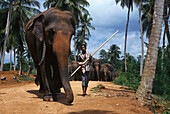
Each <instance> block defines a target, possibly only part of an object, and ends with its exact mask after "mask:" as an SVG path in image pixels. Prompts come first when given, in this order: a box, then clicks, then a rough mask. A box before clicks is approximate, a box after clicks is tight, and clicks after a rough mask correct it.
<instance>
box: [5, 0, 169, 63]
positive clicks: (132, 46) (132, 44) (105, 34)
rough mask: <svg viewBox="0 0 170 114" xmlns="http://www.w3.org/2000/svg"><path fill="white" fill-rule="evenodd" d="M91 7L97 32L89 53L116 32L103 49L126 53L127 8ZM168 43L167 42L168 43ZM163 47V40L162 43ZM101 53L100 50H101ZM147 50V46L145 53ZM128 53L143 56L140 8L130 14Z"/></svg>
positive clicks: (105, 0)
mask: <svg viewBox="0 0 170 114" xmlns="http://www.w3.org/2000/svg"><path fill="white" fill-rule="evenodd" d="M39 1H40V3H41V9H40V10H41V11H42V12H43V11H45V9H44V8H43V5H42V4H43V2H44V1H45V0H39ZM87 1H88V2H89V4H90V6H89V7H88V8H87V9H88V10H89V12H90V14H91V17H92V18H93V21H92V22H91V23H92V26H94V27H95V30H90V32H91V37H90V40H89V41H88V45H87V51H88V52H90V53H91V54H92V53H93V52H94V51H95V50H96V49H97V48H98V47H99V46H100V45H101V44H103V43H104V42H105V41H106V40H107V39H108V38H109V37H110V36H111V35H112V34H114V32H116V31H117V30H119V32H118V33H117V34H116V35H115V36H114V37H113V38H112V39H111V40H110V41H109V42H108V43H107V44H106V45H105V46H103V47H102V49H105V50H106V51H107V50H108V49H109V48H110V46H111V45H112V44H116V45H117V46H119V47H120V51H121V55H123V53H124V37H125V29H126V20H127V11H128V10H127V8H124V9H122V8H121V7H120V4H117V5H116V3H115V0H87ZM144 41H146V42H148V39H147V38H146V37H145V35H144ZM166 42H167V41H166ZM73 43H74V42H73V40H72V41H71V50H72V51H73V50H74V48H73ZM160 45H162V39H161V41H160ZM99 51H100V50H99ZM99 51H98V52H97V53H96V54H95V55H94V57H95V58H98V57H99V55H98V54H99ZM146 51H147V48H146V46H145V48H144V52H145V53H146ZM126 52H127V53H130V55H133V56H134V57H135V58H136V57H137V56H138V55H140V54H141V40H140V28H139V14H138V8H136V7H135V5H134V8H133V12H130V20H129V27H128V36H127V51H126ZM5 61H9V54H8V55H7V56H6V57H5Z"/></svg>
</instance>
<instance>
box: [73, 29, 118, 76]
mask: <svg viewBox="0 0 170 114" xmlns="http://www.w3.org/2000/svg"><path fill="white" fill-rule="evenodd" d="M118 32H119V30H117V31H116V32H115V33H114V34H113V35H112V36H111V37H110V38H109V39H107V40H106V41H105V42H104V43H103V44H102V45H101V46H100V47H99V48H98V49H97V50H96V51H95V52H94V53H93V54H92V55H91V57H92V56H93V55H94V54H95V53H96V52H97V51H98V50H99V49H100V48H101V47H103V46H104V45H105V44H106V43H107V42H108V41H109V40H110V39H111V38H112V37H113V36H114V35H116V34H117V33H118ZM89 59H90V57H89V58H87V59H86V60H85V61H84V62H83V64H85V63H86V62H87V61H88V60H89ZM80 68H81V66H79V67H78V68H77V69H76V70H75V71H74V72H73V73H72V74H71V75H70V77H72V76H73V75H74V74H75V73H76V72H77V71H78V70H79V69H80Z"/></svg>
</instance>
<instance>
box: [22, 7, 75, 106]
mask: <svg viewBox="0 0 170 114" xmlns="http://www.w3.org/2000/svg"><path fill="white" fill-rule="evenodd" d="M74 33H75V21H74V17H73V15H72V13H71V12H69V11H61V10H59V9H56V8H49V9H48V10H46V11H44V12H42V13H40V14H38V15H36V16H34V17H33V18H32V19H31V20H30V21H29V22H28V24H27V26H26V29H25V38H26V42H27V45H28V49H29V51H30V53H31V56H32V58H33V61H34V64H35V67H36V68H37V77H36V79H35V83H36V84H37V85H38V84H40V91H41V92H43V93H44V97H43V100H44V101H51V100H53V101H54V100H57V94H56V92H57V91H58V90H60V88H61V87H63V88H64V91H65V93H66V96H67V102H68V103H72V102H73V100H74V96H73V91H72V88H71V86H70V83H69V78H68V75H69V74H68V57H69V53H70V41H71V37H72V35H73V34H74ZM51 66H52V70H53V77H52V74H51Z"/></svg>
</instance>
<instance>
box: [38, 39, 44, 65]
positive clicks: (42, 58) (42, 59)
mask: <svg viewBox="0 0 170 114" xmlns="http://www.w3.org/2000/svg"><path fill="white" fill-rule="evenodd" d="M45 52H46V45H45V40H44V41H43V53H42V57H41V60H40V62H39V64H38V65H41V63H42V62H43V61H44V58H45Z"/></svg>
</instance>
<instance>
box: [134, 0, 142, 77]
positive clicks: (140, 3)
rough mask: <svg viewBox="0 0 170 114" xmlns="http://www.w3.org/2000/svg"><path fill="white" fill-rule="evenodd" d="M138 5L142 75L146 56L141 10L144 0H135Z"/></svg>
mask: <svg viewBox="0 0 170 114" xmlns="http://www.w3.org/2000/svg"><path fill="white" fill-rule="evenodd" d="M135 3H136V5H137V6H139V23H140V33H141V47H142V48H141V49H142V51H141V52H142V53H141V62H140V75H141V76H142V72H143V57H144V42H143V27H142V20H141V11H142V0H135Z"/></svg>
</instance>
